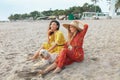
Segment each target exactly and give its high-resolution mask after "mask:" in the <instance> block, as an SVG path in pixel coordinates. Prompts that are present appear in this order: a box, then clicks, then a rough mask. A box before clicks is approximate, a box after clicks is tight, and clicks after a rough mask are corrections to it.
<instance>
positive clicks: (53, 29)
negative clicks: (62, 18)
mask: <svg viewBox="0 0 120 80" xmlns="http://www.w3.org/2000/svg"><path fill="white" fill-rule="evenodd" d="M50 27H51V30H52V31H53V32H54V31H56V30H57V28H58V25H57V24H56V23H55V22H52V23H51V25H50Z"/></svg>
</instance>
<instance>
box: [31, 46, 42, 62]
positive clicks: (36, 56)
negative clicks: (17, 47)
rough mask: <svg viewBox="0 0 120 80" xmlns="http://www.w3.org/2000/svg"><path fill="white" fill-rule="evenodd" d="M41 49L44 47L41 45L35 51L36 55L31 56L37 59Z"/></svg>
mask: <svg viewBox="0 0 120 80" xmlns="http://www.w3.org/2000/svg"><path fill="white" fill-rule="evenodd" d="M41 49H43V47H40V48H39V49H38V50H37V51H36V52H35V53H34V55H33V56H32V57H31V59H32V60H34V59H37V58H38V57H39V52H40V50H41Z"/></svg>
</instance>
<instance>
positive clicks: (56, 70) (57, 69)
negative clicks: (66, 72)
mask: <svg viewBox="0 0 120 80" xmlns="http://www.w3.org/2000/svg"><path fill="white" fill-rule="evenodd" d="M61 70H62V69H61V68H59V67H57V68H56V69H55V70H54V71H53V73H59V72H61Z"/></svg>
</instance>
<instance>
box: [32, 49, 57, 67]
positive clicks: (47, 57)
mask: <svg viewBox="0 0 120 80" xmlns="http://www.w3.org/2000/svg"><path fill="white" fill-rule="evenodd" d="M39 56H40V57H41V59H42V60H41V61H40V62H38V63H36V64H35V65H34V67H44V66H46V65H49V64H51V63H53V62H54V61H55V59H56V57H57V54H51V53H49V52H48V51H47V50H45V49H41V50H40V51H39Z"/></svg>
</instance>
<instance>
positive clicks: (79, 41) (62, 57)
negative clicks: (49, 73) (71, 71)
mask: <svg viewBox="0 0 120 80" xmlns="http://www.w3.org/2000/svg"><path fill="white" fill-rule="evenodd" d="M87 29H88V25H87V24H85V25H84V29H83V30H82V31H81V32H78V33H77V34H76V36H75V37H74V38H73V39H72V41H71V42H70V45H71V46H72V49H71V50H70V49H68V47H64V48H63V49H62V51H61V52H60V54H59V55H58V57H57V58H56V61H55V62H56V63H57V67H59V68H62V67H64V66H65V65H69V64H71V63H73V62H81V61H82V60H83V59H84V51H83V48H82V46H83V39H84V36H85V34H86V31H87Z"/></svg>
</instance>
